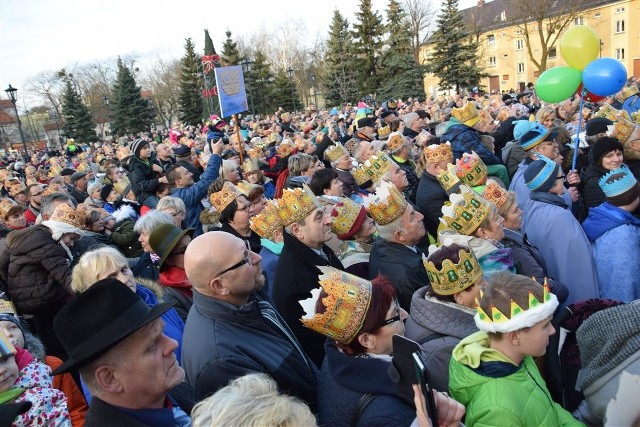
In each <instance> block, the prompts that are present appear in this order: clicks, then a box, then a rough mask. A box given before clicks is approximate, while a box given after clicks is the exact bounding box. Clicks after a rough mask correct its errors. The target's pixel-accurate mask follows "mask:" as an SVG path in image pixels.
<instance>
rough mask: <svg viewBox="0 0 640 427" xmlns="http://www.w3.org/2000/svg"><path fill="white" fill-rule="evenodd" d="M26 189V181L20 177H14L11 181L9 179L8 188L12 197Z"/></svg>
mask: <svg viewBox="0 0 640 427" xmlns="http://www.w3.org/2000/svg"><path fill="white" fill-rule="evenodd" d="M26 189H27V187H26V186H25V185H24V183H23V182H22V181H20V180H18V179H12V180H11V181H9V185H8V190H9V195H10V196H11V197H15V196H17V195H18V194H20V193H22V192H23V191H25V190H26Z"/></svg>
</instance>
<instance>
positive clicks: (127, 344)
mask: <svg viewBox="0 0 640 427" xmlns="http://www.w3.org/2000/svg"><path fill="white" fill-rule="evenodd" d="M170 308H171V304H168V303H160V304H158V305H156V306H153V307H149V306H148V305H147V304H146V303H145V302H144V301H143V300H142V299H140V297H138V296H137V295H136V294H135V293H133V292H131V290H130V289H129V288H128V287H127V286H126V285H125V284H124V283H122V282H120V281H118V280H116V279H113V278H108V279H104V280H100V281H98V282H97V283H95V284H94V285H93V286H91V287H90V288H89V289H88V290H87V291H85V292H83V293H81V294H80V295H78V296H77V297H76V298H75V299H73V300H72V301H71V302H69V303H68V304H67V305H66V306H65V307H64V308H63V309H62V310H61V311H60V313H59V314H58V315H57V316H56V318H55V319H54V322H53V327H54V330H55V332H56V335H57V336H58V338H59V339H60V342H62V344H63V346H64V347H65V349H66V350H67V352H68V353H69V359H67V360H66V361H65V362H64V363H63V364H62V365H60V367H59V368H58V369H56V370H55V371H54V372H53V374H59V373H64V372H69V371H72V370H79V372H80V376H81V377H82V379H83V380H84V382H85V385H86V386H87V388H88V389H89V391H90V392H91V395H92V399H91V404H90V405H89V412H88V413H87V417H86V419H85V426H87V427H92V426H114V427H115V426H149V425H153V426H176V425H178V426H185V425H188V422H189V421H190V419H189V416H188V415H187V414H186V413H185V412H184V411H182V410H181V409H180V408H179V407H178V406H176V405H175V402H174V401H172V400H171V399H170V398H169V397H168V395H167V393H168V392H169V390H171V389H172V388H173V387H175V386H177V385H179V384H180V383H182V381H183V380H184V370H183V369H182V368H181V367H180V366H179V365H178V361H177V359H176V356H175V354H174V350H175V349H176V348H177V346H178V343H177V342H176V341H175V340H173V339H171V338H169V337H168V336H166V335H164V334H163V332H162V327H163V322H162V319H160V316H162V314H164V313H165V312H166V311H167V310H169V309H170Z"/></svg>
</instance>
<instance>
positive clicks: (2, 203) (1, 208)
mask: <svg viewBox="0 0 640 427" xmlns="http://www.w3.org/2000/svg"><path fill="white" fill-rule="evenodd" d="M16 206H19V205H18V204H17V203H16V202H15V201H14V200H13V199H10V198H8V197H5V198H4V199H2V200H0V220H6V219H7V215H9V211H11V209H12V208H14V207H16Z"/></svg>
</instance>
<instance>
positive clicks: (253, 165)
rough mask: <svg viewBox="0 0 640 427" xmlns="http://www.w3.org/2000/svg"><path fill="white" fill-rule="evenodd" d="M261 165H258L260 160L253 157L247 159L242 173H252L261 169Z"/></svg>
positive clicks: (243, 164)
mask: <svg viewBox="0 0 640 427" xmlns="http://www.w3.org/2000/svg"><path fill="white" fill-rule="evenodd" d="M259 170H260V167H259V166H258V160H256V159H252V158H251V157H250V158H248V159H245V160H244V162H243V163H242V173H251V172H256V171H259Z"/></svg>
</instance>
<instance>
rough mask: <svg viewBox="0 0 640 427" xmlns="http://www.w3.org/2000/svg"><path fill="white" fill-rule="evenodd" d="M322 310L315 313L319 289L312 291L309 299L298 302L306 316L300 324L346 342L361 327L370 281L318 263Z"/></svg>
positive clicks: (364, 315)
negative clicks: (323, 292)
mask: <svg viewBox="0 0 640 427" xmlns="http://www.w3.org/2000/svg"><path fill="white" fill-rule="evenodd" d="M317 268H318V269H319V270H320V271H321V273H322V274H321V275H320V276H319V277H318V279H319V283H320V286H321V287H322V289H324V291H325V292H326V294H327V295H326V296H325V297H324V298H322V304H323V305H324V306H325V311H324V313H316V304H317V301H318V299H319V298H320V294H321V292H322V290H321V288H316V289H313V290H312V291H311V298H307V299H305V300H302V301H300V302H299V304H300V305H301V306H302V308H303V310H304V312H305V315H304V316H303V317H302V319H300V321H301V322H302V324H303V325H304V326H305V327H307V328H309V329H311V330H314V331H316V332H319V333H321V334H322V335H324V336H326V337H329V338H331V339H333V340H335V341H338V342H339V343H341V344H345V345H346V344H349V343H351V341H353V339H354V338H355V337H356V334H357V333H358V331H360V329H361V328H362V324H363V323H364V319H365V317H366V315H367V310H368V309H369V304H370V303H371V282H369V281H368V280H365V279H362V278H360V277H358V276H354V275H353V274H349V273H346V272H344V271H340V270H338V269H335V268H333V267H325V266H318V267H317Z"/></svg>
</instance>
